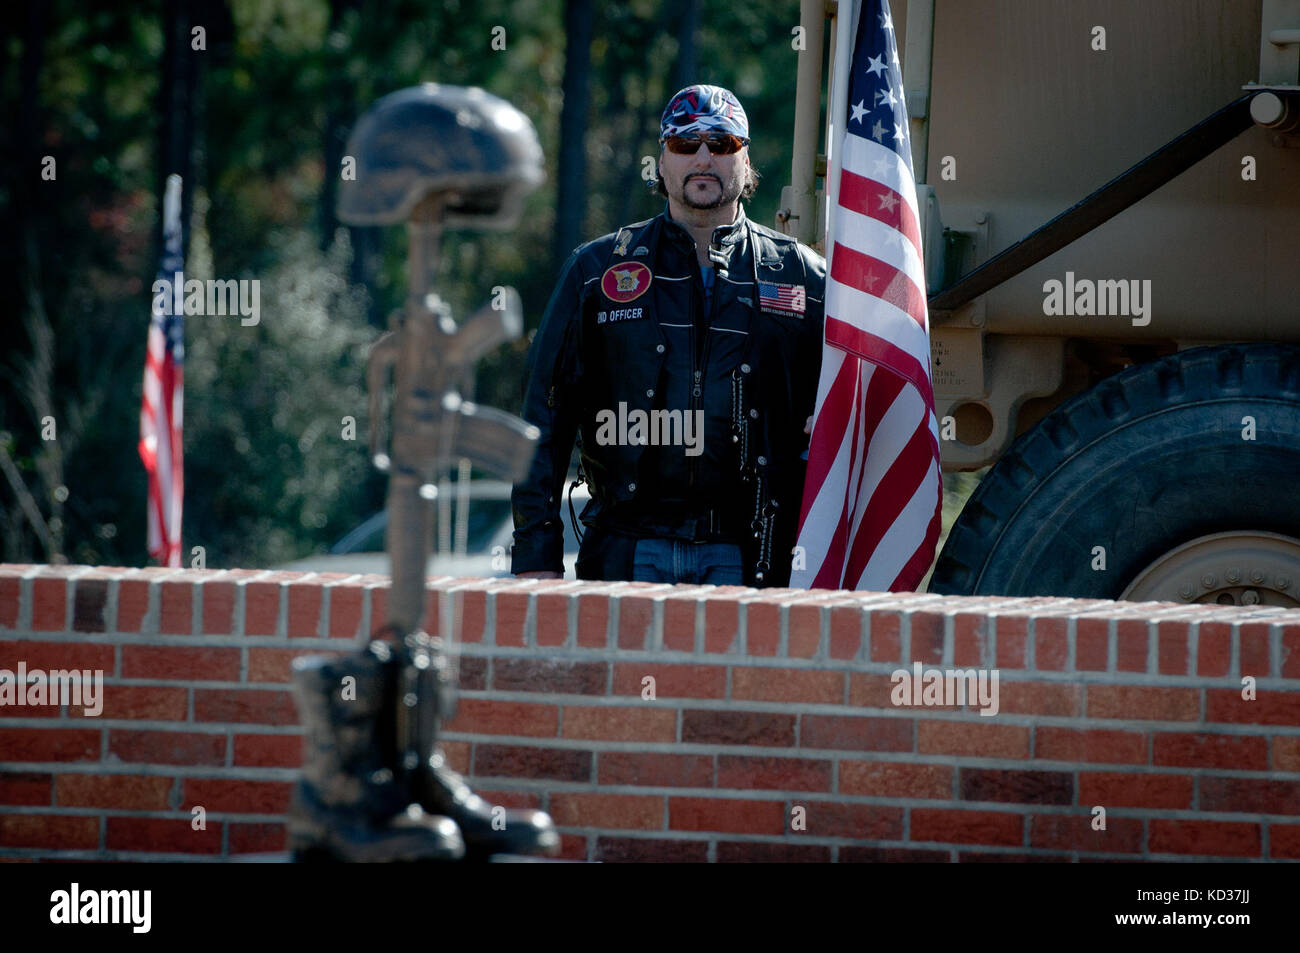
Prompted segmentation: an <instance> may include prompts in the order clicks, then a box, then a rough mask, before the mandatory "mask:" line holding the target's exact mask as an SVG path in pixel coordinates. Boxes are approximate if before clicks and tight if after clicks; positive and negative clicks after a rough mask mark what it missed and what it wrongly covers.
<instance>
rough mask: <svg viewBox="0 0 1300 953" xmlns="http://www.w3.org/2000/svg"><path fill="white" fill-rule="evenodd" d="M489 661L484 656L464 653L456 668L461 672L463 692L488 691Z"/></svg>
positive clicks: (461, 688)
mask: <svg viewBox="0 0 1300 953" xmlns="http://www.w3.org/2000/svg"><path fill="white" fill-rule="evenodd" d="M487 663H488V660H487V659H485V658H483V657H482V656H473V655H462V656H461V657H460V661H459V662H458V663H457V665H456V668H457V670H458V672H459V674H460V683H459V687H460V690H461V691H463V692H482V691H487Z"/></svg>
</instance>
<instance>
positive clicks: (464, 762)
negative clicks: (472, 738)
mask: <svg viewBox="0 0 1300 953" xmlns="http://www.w3.org/2000/svg"><path fill="white" fill-rule="evenodd" d="M439 744H440V746H441V747H442V753H443V756H444V757H445V758H446V759H447V766H448V767H450V768H451V770H453V771H455V772H456V773H457V774H472V773H473V772H472V771H471V770H470V767H471V766H470V743H469V742H468V741H442V742H440V743H439Z"/></svg>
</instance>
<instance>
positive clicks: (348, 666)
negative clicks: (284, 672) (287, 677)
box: [289, 643, 465, 863]
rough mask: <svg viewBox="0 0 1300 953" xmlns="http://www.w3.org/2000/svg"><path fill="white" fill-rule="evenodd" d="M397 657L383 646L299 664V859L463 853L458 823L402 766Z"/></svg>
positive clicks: (292, 835) (294, 829)
mask: <svg viewBox="0 0 1300 953" xmlns="http://www.w3.org/2000/svg"><path fill="white" fill-rule="evenodd" d="M400 675H401V665H400V660H399V659H398V658H396V657H394V655H393V653H392V652H390V651H389V650H388V647H387V646H385V645H383V644H382V643H372V644H371V646H370V647H368V648H367V649H365V650H363V651H362V652H361V653H359V654H356V655H348V656H344V657H342V658H327V657H325V656H313V657H307V658H297V659H294V662H293V687H294V694H295V696H296V699H297V703H298V712H299V715H300V717H301V718H302V723H303V726H304V728H305V729H306V731H307V750H306V752H305V754H306V757H305V758H304V763H303V772H302V778H301V780H300V781H299V782H298V786H297V788H296V789H295V791H294V798H293V805H292V807H291V809H290V818H289V849H290V850H291V851H292V854H293V858H294V860H297V861H355V862H366V863H391V862H397V861H453V860H459V859H461V858H462V857H463V856H464V855H465V844H464V841H463V839H462V838H461V836H460V831H459V829H458V828H457V826H456V823H455V822H454V821H452V820H451V819H449V818H447V817H440V816H436V815H432V814H428V813H426V812H425V811H424V810H423V809H422V808H421V807H420V806H419V805H418V804H415V803H412V802H413V801H414V800H415V799H414V798H413V797H412V795H411V789H410V784H409V776H408V773H407V772H405V771H403V770H402V766H401V764H400V763H399V750H398V749H399V743H398V735H397V726H396V724H395V720H394V713H395V712H396V711H397V707H398V704H399V699H398V698H397V684H398V680H399V678H400Z"/></svg>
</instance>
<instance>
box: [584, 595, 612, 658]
mask: <svg viewBox="0 0 1300 953" xmlns="http://www.w3.org/2000/svg"><path fill="white" fill-rule="evenodd" d="M608 644H609V596H608V595H605V594H604V593H596V592H584V593H580V594H579V595H578V645H580V646H582V647H583V648H596V649H603V648H605V646H606V645H608Z"/></svg>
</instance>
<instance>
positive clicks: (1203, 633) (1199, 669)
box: [1159, 622, 1232, 678]
mask: <svg viewBox="0 0 1300 953" xmlns="http://www.w3.org/2000/svg"><path fill="white" fill-rule="evenodd" d="M1166 626H1178V627H1181V628H1182V629H1184V630H1185V629H1187V628H1188V624H1187V623H1186V622H1162V623H1160V626H1159V630H1160V633H1161V635H1162V636H1163V633H1164V630H1165V627H1166ZM1231 664H1232V628H1231V626H1228V625H1225V624H1224V623H1222V622H1202V623H1201V626H1200V630H1199V633H1198V635H1197V639H1196V674H1197V675H1200V676H1201V677H1202V678H1221V677H1223V676H1225V675H1227V674H1228V670H1229V667H1230V666H1231Z"/></svg>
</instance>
